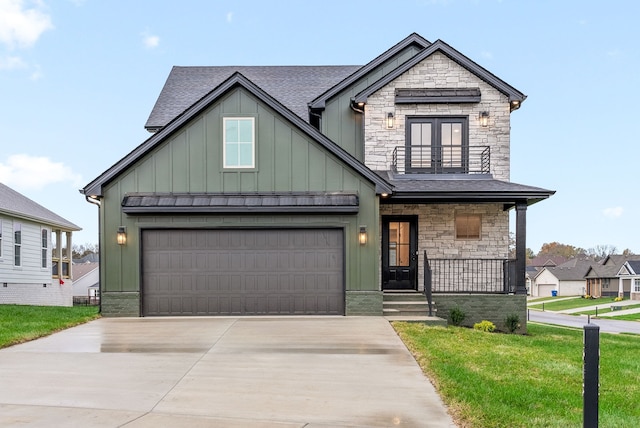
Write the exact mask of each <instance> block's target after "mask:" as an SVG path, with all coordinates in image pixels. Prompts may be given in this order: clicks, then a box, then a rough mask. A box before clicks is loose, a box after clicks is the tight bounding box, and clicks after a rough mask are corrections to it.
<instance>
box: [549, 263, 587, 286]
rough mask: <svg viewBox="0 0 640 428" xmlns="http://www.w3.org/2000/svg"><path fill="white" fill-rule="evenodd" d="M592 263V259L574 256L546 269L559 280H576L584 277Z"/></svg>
mask: <svg viewBox="0 0 640 428" xmlns="http://www.w3.org/2000/svg"><path fill="white" fill-rule="evenodd" d="M592 263H593V261H592V260H589V259H577V258H574V259H571V260H569V261H567V262H566V263H563V264H561V265H559V266H555V267H548V268H547V269H548V270H549V272H551V273H553V275H554V276H555V277H556V278H558V279H559V280H560V281H577V280H582V279H584V277H585V275H586V274H587V271H588V270H589V268H590V267H591V264H592Z"/></svg>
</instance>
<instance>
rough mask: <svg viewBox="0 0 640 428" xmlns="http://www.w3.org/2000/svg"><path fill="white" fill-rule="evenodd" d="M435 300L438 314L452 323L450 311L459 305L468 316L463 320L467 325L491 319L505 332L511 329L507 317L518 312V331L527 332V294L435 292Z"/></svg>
mask: <svg viewBox="0 0 640 428" xmlns="http://www.w3.org/2000/svg"><path fill="white" fill-rule="evenodd" d="M433 300H434V302H435V306H436V308H438V316H439V317H441V318H446V319H447V321H448V322H449V324H451V317H450V316H449V311H450V310H451V309H453V308H455V307H459V308H460V309H462V311H463V312H464V313H465V315H466V317H465V319H464V321H463V322H462V325H463V326H465V327H473V325H474V324H475V323H478V322H480V321H482V320H488V321H491V322H492V323H494V324H495V325H496V329H497V330H500V331H504V332H508V331H509V330H508V329H507V327H506V326H505V318H506V317H507V316H508V315H511V314H517V315H518V317H519V318H520V328H519V329H518V330H516V333H520V334H524V333H526V332H527V296H525V295H507V294H434V295H433Z"/></svg>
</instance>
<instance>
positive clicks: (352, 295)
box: [345, 291, 382, 316]
mask: <svg viewBox="0 0 640 428" xmlns="http://www.w3.org/2000/svg"><path fill="white" fill-rule="evenodd" d="M345 315H347V316H358V315H375V316H382V291H347V295H346V302H345Z"/></svg>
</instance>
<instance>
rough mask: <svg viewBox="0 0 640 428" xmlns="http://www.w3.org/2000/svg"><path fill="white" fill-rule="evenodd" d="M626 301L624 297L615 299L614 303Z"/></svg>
mask: <svg viewBox="0 0 640 428" xmlns="http://www.w3.org/2000/svg"><path fill="white" fill-rule="evenodd" d="M623 300H624V299H623V298H622V297H616V298H615V299H613V301H614V302H622V301H623Z"/></svg>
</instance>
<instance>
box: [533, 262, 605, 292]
mask: <svg viewBox="0 0 640 428" xmlns="http://www.w3.org/2000/svg"><path fill="white" fill-rule="evenodd" d="M592 263H593V262H592V261H590V260H588V259H577V258H576V259H571V260H569V261H567V262H565V263H562V264H560V265H558V266H545V267H543V268H542V269H541V270H540V271H539V272H538V274H537V275H536V276H535V278H534V280H533V285H532V293H531V295H532V296H539V297H544V296H552V295H553V294H554V292H555V294H556V295H557V296H581V295H584V294H585V290H586V286H587V281H586V278H585V275H586V273H587V271H588V270H589V268H590V267H591V264H592Z"/></svg>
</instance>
